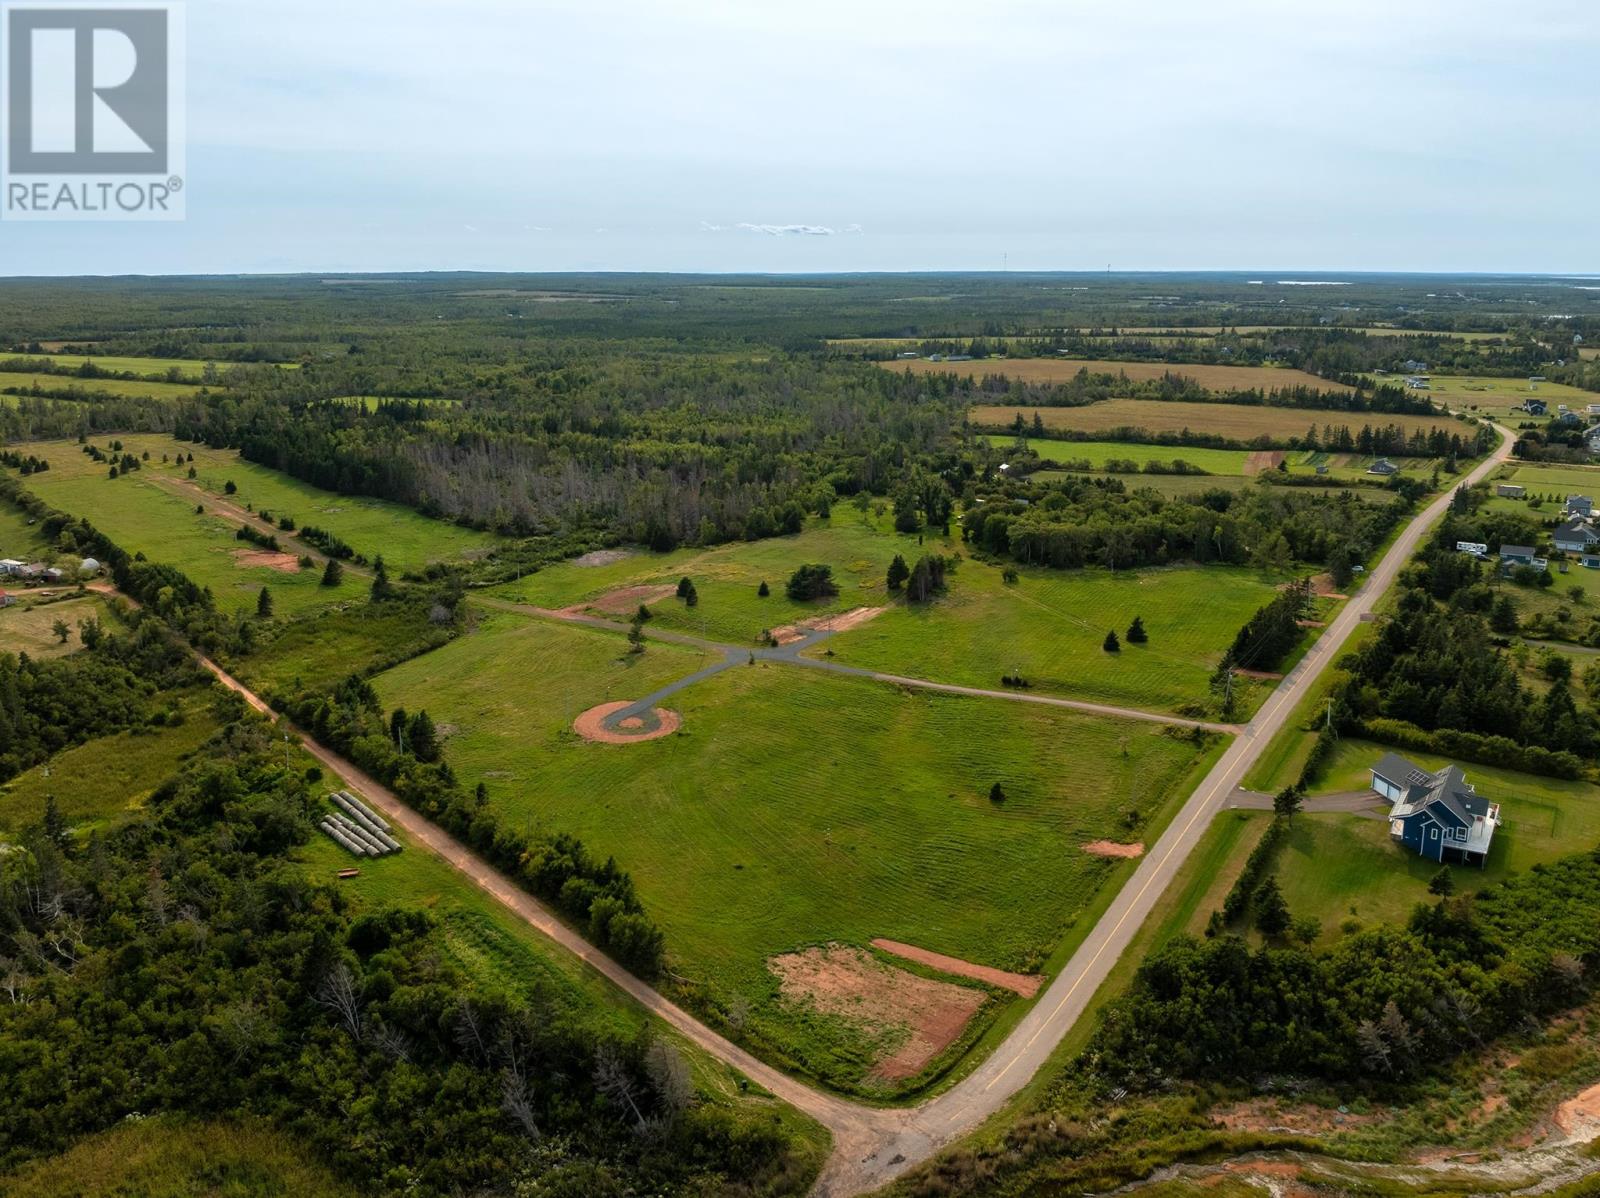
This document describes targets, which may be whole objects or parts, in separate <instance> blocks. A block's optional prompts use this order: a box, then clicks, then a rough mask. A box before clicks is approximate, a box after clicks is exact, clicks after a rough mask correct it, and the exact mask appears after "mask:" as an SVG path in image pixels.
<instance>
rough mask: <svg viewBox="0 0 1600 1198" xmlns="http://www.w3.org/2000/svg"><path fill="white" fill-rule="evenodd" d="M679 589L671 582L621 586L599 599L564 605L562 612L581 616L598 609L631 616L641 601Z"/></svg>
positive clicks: (663, 596)
mask: <svg viewBox="0 0 1600 1198" xmlns="http://www.w3.org/2000/svg"><path fill="white" fill-rule="evenodd" d="M677 590H678V588H677V587H676V586H675V585H674V584H672V583H670V582H665V583H661V584H660V585H658V586H646V587H620V588H618V589H617V590H615V591H607V592H606V593H605V594H604V595H601V596H600V597H599V598H598V599H589V600H586V601H585V602H583V603H574V604H573V605H572V606H571V607H563V608H562V609H561V614H562V615H564V616H581V615H582V614H583V613H584V612H586V611H598V612H604V613H605V614H606V615H608V616H631V615H632V614H633V613H634V612H635V611H637V610H638V608H639V605H640V604H641V603H655V602H657V601H658V600H661V599H665V598H667V597H668V596H670V595H674V594H676V593H677Z"/></svg>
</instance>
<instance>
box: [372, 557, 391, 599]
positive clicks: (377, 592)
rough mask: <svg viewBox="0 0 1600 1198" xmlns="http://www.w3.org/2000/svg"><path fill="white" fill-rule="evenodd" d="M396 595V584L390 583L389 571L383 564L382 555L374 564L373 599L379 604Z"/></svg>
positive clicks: (374, 560)
mask: <svg viewBox="0 0 1600 1198" xmlns="http://www.w3.org/2000/svg"><path fill="white" fill-rule="evenodd" d="M392 594H394V584H393V583H391V582H390V581H389V570H388V568H387V567H386V566H385V565H384V564H383V555H382V554H381V553H380V554H379V555H378V556H377V557H376V558H375V559H373V562H372V599H373V602H374V603H376V602H379V601H380V600H384V599H387V598H389V596H390V595H392Z"/></svg>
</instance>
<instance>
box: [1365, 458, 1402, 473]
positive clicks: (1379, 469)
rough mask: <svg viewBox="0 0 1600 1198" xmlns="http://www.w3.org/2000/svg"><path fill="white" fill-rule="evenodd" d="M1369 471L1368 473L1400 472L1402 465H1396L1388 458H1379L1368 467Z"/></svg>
mask: <svg viewBox="0 0 1600 1198" xmlns="http://www.w3.org/2000/svg"><path fill="white" fill-rule="evenodd" d="M1367 473H1368V474H1399V473H1400V467H1398V466H1396V465H1395V464H1394V463H1393V462H1391V461H1390V460H1389V459H1388V458H1379V459H1378V460H1377V461H1376V462H1373V463H1372V465H1370V466H1368V467H1367Z"/></svg>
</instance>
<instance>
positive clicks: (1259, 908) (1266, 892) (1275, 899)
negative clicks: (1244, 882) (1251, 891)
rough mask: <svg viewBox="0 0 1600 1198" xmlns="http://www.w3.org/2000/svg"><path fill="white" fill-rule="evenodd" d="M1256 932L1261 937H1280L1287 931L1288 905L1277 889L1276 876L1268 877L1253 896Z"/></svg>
mask: <svg viewBox="0 0 1600 1198" xmlns="http://www.w3.org/2000/svg"><path fill="white" fill-rule="evenodd" d="M1255 908H1256V930H1257V931H1259V932H1260V933H1261V934H1262V935H1263V936H1281V935H1283V934H1284V933H1285V932H1287V931H1288V930H1289V904H1288V903H1286V902H1284V899H1283V892H1282V891H1280V890H1279V889H1278V879H1277V876H1276V875H1268V877H1267V879H1266V880H1265V881H1264V882H1262V883H1261V885H1260V887H1259V888H1258V889H1257V890H1256V895H1255Z"/></svg>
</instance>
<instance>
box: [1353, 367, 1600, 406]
mask: <svg viewBox="0 0 1600 1198" xmlns="http://www.w3.org/2000/svg"><path fill="white" fill-rule="evenodd" d="M1367 377H1368V378H1369V379H1371V380H1372V381H1373V382H1377V383H1389V384H1391V385H1398V384H1399V382H1400V379H1399V378H1398V377H1396V376H1395V375H1388V376H1386V377H1385V376H1381V375H1368V376H1367ZM1425 394H1426V395H1427V396H1428V397H1429V398H1430V399H1432V400H1433V401H1434V402H1435V403H1443V404H1449V405H1450V406H1451V407H1455V408H1472V407H1480V408H1497V409H1499V408H1509V407H1512V406H1514V405H1516V404H1520V403H1522V402H1523V401H1524V400H1527V399H1542V400H1544V401H1545V402H1546V403H1547V404H1549V405H1550V411H1551V413H1552V414H1554V413H1555V410H1556V405H1557V404H1563V403H1564V404H1567V405H1568V406H1570V407H1576V408H1578V410H1579V411H1582V410H1583V406H1584V405H1587V404H1591V403H1600V395H1597V394H1596V393H1595V392H1593V391H1583V390H1580V389H1579V388H1577V387H1569V386H1567V384H1565V383H1529V382H1528V380H1527V377H1526V376H1523V377H1522V378H1511V379H1505V378H1494V377H1491V376H1489V375H1469V374H1434V375H1429V376H1428V390H1427V392H1426V393H1425Z"/></svg>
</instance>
